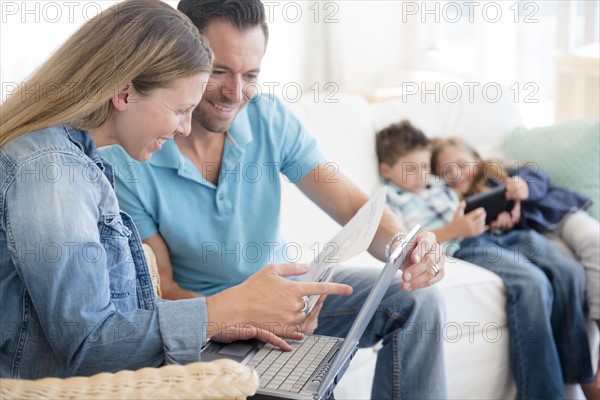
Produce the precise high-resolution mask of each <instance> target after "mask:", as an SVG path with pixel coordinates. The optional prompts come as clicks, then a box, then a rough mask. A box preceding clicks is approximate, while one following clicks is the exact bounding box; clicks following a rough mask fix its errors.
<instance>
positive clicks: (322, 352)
mask: <svg viewBox="0 0 600 400" xmlns="http://www.w3.org/2000/svg"><path fill="white" fill-rule="evenodd" d="M338 341H339V339H337V338H333V337H328V336H306V337H305V338H304V340H292V341H289V342H288V343H289V344H290V345H291V346H292V351H287V352H285V351H281V350H280V349H279V348H276V347H274V346H272V345H266V346H264V347H263V348H262V349H260V350H259V351H258V353H256V354H255V355H254V357H252V359H251V360H250V361H249V362H248V363H247V364H246V365H247V366H248V367H252V368H254V369H255V370H256V372H258V376H259V377H260V387H262V388H263V389H271V390H277V389H278V390H282V391H285V392H294V393H299V392H300V391H301V390H302V388H303V387H304V385H305V384H306V382H307V381H308V379H309V378H310V377H311V376H312V374H313V373H314V372H315V370H316V369H317V368H318V367H319V365H320V364H321V362H322V361H323V359H324V358H325V357H326V356H327V354H328V353H329V351H330V350H331V349H332V348H333V346H334V345H335V344H336V343H337V342H338ZM321 378H322V377H321Z"/></svg>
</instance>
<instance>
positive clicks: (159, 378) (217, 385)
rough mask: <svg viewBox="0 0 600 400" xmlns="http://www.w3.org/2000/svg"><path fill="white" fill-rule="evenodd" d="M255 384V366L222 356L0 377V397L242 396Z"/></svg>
mask: <svg viewBox="0 0 600 400" xmlns="http://www.w3.org/2000/svg"><path fill="white" fill-rule="evenodd" d="M257 387H258V376H257V374H256V371H254V370H253V369H251V368H248V367H245V366H243V365H241V364H238V363H236V362H234V361H231V360H226V359H222V360H216V361H213V362H210V363H204V362H197V363H192V364H188V365H185V366H183V365H166V366H164V367H161V368H143V369H140V370H137V371H120V372H117V373H114V374H110V373H101V374H97V375H94V376H91V377H74V378H66V379H58V378H44V379H38V380H34V381H31V380H21V379H0V399H7V400H8V399H245V398H246V397H248V396H251V395H253V394H254V393H255V392H256V388H257Z"/></svg>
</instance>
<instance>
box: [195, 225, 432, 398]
mask: <svg viewBox="0 0 600 400" xmlns="http://www.w3.org/2000/svg"><path fill="white" fill-rule="evenodd" d="M420 228H421V227H420V226H419V225H416V226H415V227H414V228H413V229H412V230H411V231H410V233H409V234H408V235H406V237H405V238H404V239H403V240H402V241H401V242H400V244H399V245H398V246H397V247H396V249H395V250H394V252H393V254H392V255H391V256H390V258H389V259H388V261H387V263H386V265H385V267H384V268H383V270H382V271H381V274H379V278H377V282H376V283H375V285H374V286H373V289H371V292H370V293H369V296H368V297H367V300H366V301H365V303H364V305H363V307H362V308H361V310H360V312H359V313H358V316H357V317H356V320H355V321H354V324H353V325H352V327H351V328H350V331H349V332H348V335H347V336H346V338H345V339H341V338H336V337H331V336H321V335H306V336H305V338H304V340H301V341H290V342H289V343H290V344H291V345H292V347H293V350H292V351H291V352H284V351H281V350H280V349H278V348H276V347H274V346H272V345H270V344H265V343H263V342H260V341H258V340H249V341H238V342H233V343H228V344H224V343H217V342H213V341H209V342H208V343H207V344H206V345H205V346H204V348H203V349H202V357H201V359H202V361H212V360H215V359H218V358H229V359H232V360H235V361H238V362H240V363H242V364H245V365H247V366H250V367H253V368H255V369H256V371H257V372H258V375H259V377H260V388H259V389H258V391H257V393H256V395H255V396H253V397H252V398H253V399H281V398H285V399H298V400H301V399H302V400H308V399H310V400H326V399H328V398H329V397H330V396H331V394H332V393H333V389H334V388H335V386H336V385H337V383H338V382H339V381H340V379H341V378H342V376H343V375H344V373H345V372H346V369H348V366H349V364H350V360H351V359H352V357H354V354H355V353H356V351H357V350H358V342H359V340H360V338H361V336H362V335H363V333H364V331H365V329H366V327H367V325H368V324H369V322H370V321H371V318H372V317H373V314H375V310H376V309H377V307H378V306H379V303H381V300H382V299H383V296H384V295H385V292H386V291H387V289H388V287H389V285H390V282H391V280H392V279H393V278H394V275H395V274H396V272H397V271H398V269H399V268H400V267H401V266H402V265H403V263H404V262H405V261H406V263H407V265H408V264H410V255H411V254H412V250H413V249H414V248H415V243H416V241H415V240H414V238H415V235H416V234H417V232H418V231H419V230H420Z"/></svg>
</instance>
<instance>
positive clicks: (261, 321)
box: [206, 264, 352, 350]
mask: <svg viewBox="0 0 600 400" xmlns="http://www.w3.org/2000/svg"><path fill="white" fill-rule="evenodd" d="M308 269H309V267H308V265H305V264H271V265H268V266H266V267H265V268H263V269H261V270H260V271H258V272H257V273H255V274H254V275H252V276H251V277H250V278H248V279H247V280H246V281H245V282H243V283H242V284H240V285H238V286H234V287H232V288H230V289H227V290H225V291H223V292H220V293H218V294H216V295H214V296H211V297H208V298H207V299H206V307H207V310H208V320H209V322H210V323H209V332H208V335H209V336H215V335H216V339H218V340H227V341H232V340H235V339H237V338H246V339H247V338H249V337H256V338H258V339H260V340H265V341H267V342H269V343H272V344H274V345H276V346H278V347H280V348H281V349H282V350H291V347H290V346H289V345H288V344H287V343H286V342H285V341H283V340H281V338H290V339H301V338H302V337H303V333H305V332H312V331H314V328H316V321H317V318H318V313H319V311H320V309H321V307H322V304H323V301H324V298H321V299H320V300H319V302H318V303H317V305H316V306H315V308H314V309H313V311H312V312H311V313H310V314H308V315H307V314H305V313H304V312H302V309H303V308H304V300H303V297H304V296H311V295H320V296H322V295H330V294H332V295H343V296H348V295H350V294H352V288H351V287H350V286H348V285H343V284H338V283H331V282H314V283H313V282H295V281H292V280H289V279H285V277H286V276H299V275H303V274H305V273H306V272H308ZM223 332H225V333H223ZM267 333H269V334H267ZM252 335H254V336H252Z"/></svg>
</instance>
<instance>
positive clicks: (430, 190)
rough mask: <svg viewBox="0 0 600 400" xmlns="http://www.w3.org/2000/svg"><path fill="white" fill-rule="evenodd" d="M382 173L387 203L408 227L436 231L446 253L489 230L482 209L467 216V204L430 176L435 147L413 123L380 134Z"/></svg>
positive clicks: (378, 155)
mask: <svg viewBox="0 0 600 400" xmlns="http://www.w3.org/2000/svg"><path fill="white" fill-rule="evenodd" d="M377 157H378V158H379V171H380V173H381V175H382V176H383V178H385V179H386V180H387V181H388V194H387V202H388V205H389V206H390V208H391V209H392V211H394V213H395V214H396V216H397V217H398V218H400V220H402V221H403V222H404V223H405V224H406V225H405V226H413V225H414V224H416V223H419V224H421V225H422V226H423V227H424V228H427V229H430V230H432V231H433V232H434V233H435V234H436V236H437V238H438V241H439V242H440V243H445V251H446V254H448V255H452V254H453V253H454V252H455V251H456V250H457V249H458V243H459V239H460V238H463V237H473V236H477V235H480V234H481V233H483V232H484V229H485V211H484V210H483V209H482V208H479V209H476V210H473V211H471V212H470V213H468V214H466V215H463V214H464V213H463V211H464V209H465V203H464V201H460V200H459V198H458V195H457V194H456V193H455V192H454V190H452V189H451V188H449V187H448V186H446V184H445V183H443V181H442V180H441V179H437V178H436V177H434V176H432V175H431V173H430V160H431V144H430V141H429V139H428V138H427V137H426V136H425V135H424V134H423V132H421V131H420V130H418V129H416V128H415V127H413V126H412V125H411V124H410V122H408V121H402V122H400V123H398V124H394V125H391V126H389V127H387V128H386V129H384V130H382V131H381V132H379V133H378V134H377Z"/></svg>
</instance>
